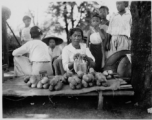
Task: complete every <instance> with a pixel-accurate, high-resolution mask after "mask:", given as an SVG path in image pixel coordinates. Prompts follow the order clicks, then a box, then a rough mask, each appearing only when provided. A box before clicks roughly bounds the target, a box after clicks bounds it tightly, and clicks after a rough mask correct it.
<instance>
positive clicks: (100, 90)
mask: <svg viewBox="0 0 152 120" xmlns="http://www.w3.org/2000/svg"><path fill="white" fill-rule="evenodd" d="M25 77H26V76H22V77H18V78H14V79H8V80H6V81H4V83H3V96H17V97H27V96H98V109H102V107H103V96H106V95H133V94H134V92H133V91H132V87H131V85H121V84H124V83H125V82H124V81H122V80H120V79H112V80H108V82H107V83H108V84H109V86H108V87H104V86H93V87H89V88H82V89H76V90H72V89H71V88H70V87H69V85H64V86H63V88H62V90H59V91H49V89H38V88H30V87H29V86H28V85H27V84H26V83H25V82H24V78H25Z"/></svg>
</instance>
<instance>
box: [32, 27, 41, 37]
mask: <svg viewBox="0 0 152 120" xmlns="http://www.w3.org/2000/svg"><path fill="white" fill-rule="evenodd" d="M30 34H31V38H38V37H39V36H40V35H42V32H41V30H40V28H39V27H38V26H34V27H32V28H31V29H30Z"/></svg>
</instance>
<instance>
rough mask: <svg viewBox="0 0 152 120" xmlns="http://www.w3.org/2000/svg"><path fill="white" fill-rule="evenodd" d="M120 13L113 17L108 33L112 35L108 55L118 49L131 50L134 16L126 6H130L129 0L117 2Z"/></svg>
mask: <svg viewBox="0 0 152 120" xmlns="http://www.w3.org/2000/svg"><path fill="white" fill-rule="evenodd" d="M116 6H117V10H118V13H116V14H115V15H114V16H112V17H111V20H110V24H109V27H108V30H107V33H109V34H111V35H112V38H111V41H110V50H109V51H108V56H111V55H112V54H114V53H115V52H117V51H121V50H129V48H130V43H129V42H130V40H129V38H130V32H131V24H132V16H131V14H130V12H129V11H126V10H125V8H126V7H128V2H127V1H119V2H116Z"/></svg>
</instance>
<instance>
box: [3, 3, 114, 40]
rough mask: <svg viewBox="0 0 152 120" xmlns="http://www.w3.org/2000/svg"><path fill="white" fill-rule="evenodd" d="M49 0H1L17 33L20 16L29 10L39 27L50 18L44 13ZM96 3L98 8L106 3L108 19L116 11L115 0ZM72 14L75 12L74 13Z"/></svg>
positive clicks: (20, 26)
mask: <svg viewBox="0 0 152 120" xmlns="http://www.w3.org/2000/svg"><path fill="white" fill-rule="evenodd" d="M50 2H52V0H2V5H3V6H6V7H8V8H9V9H10V10H11V17H10V18H9V20H8V23H9V25H10V26H11V28H12V29H13V31H14V32H15V34H16V35H18V33H19V30H20V29H21V28H22V27H23V26H24V24H23V21H22V18H23V16H24V15H26V14H29V11H31V12H32V13H33V14H34V16H35V22H36V24H38V26H39V27H41V25H42V24H43V23H44V21H45V20H47V19H50V18H51V16H49V15H48V14H46V11H47V9H48V6H49V3H50ZM80 2H82V1H77V4H80ZM98 3H99V5H98V6H95V7H96V8H99V7H100V6H101V5H106V6H107V7H108V8H109V15H108V16H107V19H109V17H110V16H111V15H112V14H113V13H115V12H117V9H116V0H100V1H99V0H98ZM74 15H77V14H76V13H75V14H74ZM61 24H62V23H61ZM31 25H32V24H31ZM60 37H62V38H63V39H64V41H66V35H65V34H61V35H60Z"/></svg>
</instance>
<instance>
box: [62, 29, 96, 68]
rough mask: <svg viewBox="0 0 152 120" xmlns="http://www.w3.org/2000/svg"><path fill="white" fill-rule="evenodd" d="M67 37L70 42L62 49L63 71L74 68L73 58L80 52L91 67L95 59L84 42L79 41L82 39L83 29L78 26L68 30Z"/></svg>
mask: <svg viewBox="0 0 152 120" xmlns="http://www.w3.org/2000/svg"><path fill="white" fill-rule="evenodd" d="M69 37H70V40H71V43H70V44H69V45H68V46H65V47H64V48H63V51H62V64H63V68H64V70H65V71H69V70H73V69H74V59H75V57H76V56H77V55H78V54H82V55H83V57H84V58H85V59H86V60H87V61H88V64H89V65H90V66H91V67H94V65H95V63H94V61H95V59H94V57H93V56H92V54H91V52H90V50H89V49H88V48H87V47H86V44H84V43H81V41H82V39H83V31H82V30H81V29H80V28H73V29H71V30H70V33H69Z"/></svg>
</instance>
